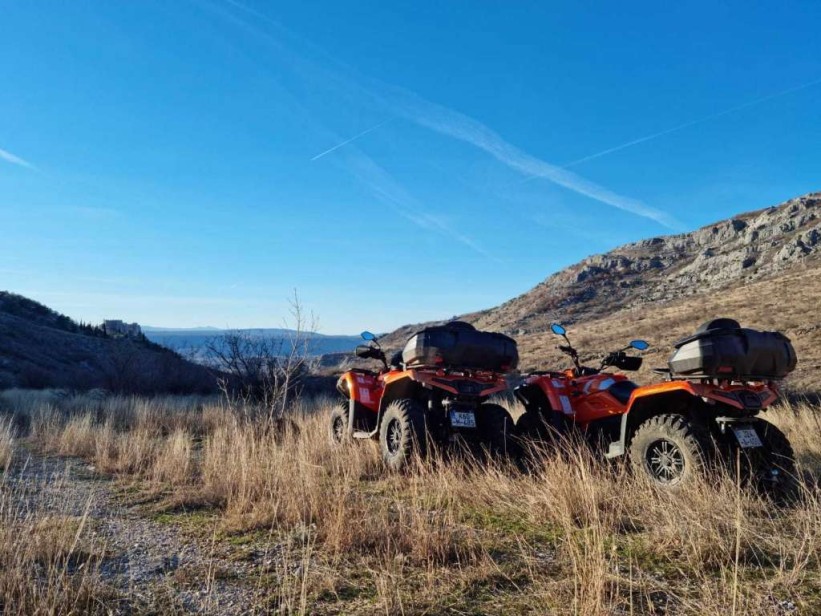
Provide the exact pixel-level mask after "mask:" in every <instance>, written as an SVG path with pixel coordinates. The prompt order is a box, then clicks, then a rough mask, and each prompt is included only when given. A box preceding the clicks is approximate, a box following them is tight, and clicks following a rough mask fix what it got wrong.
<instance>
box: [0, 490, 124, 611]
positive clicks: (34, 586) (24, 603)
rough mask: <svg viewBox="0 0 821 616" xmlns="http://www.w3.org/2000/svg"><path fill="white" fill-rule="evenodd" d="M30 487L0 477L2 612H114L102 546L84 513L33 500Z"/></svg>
mask: <svg viewBox="0 0 821 616" xmlns="http://www.w3.org/2000/svg"><path fill="white" fill-rule="evenodd" d="M32 489H36V486H24V485H20V484H15V485H11V484H10V483H8V482H7V481H5V480H3V481H2V482H0V613H1V614H4V615H8V616H13V615H21V616H22V615H31V614H110V613H112V610H113V609H115V608H116V606H117V601H116V597H115V596H114V594H113V593H112V592H111V590H110V589H108V588H107V587H106V586H105V584H103V582H102V581H101V578H100V575H99V569H98V566H99V563H100V561H101V558H102V546H100V545H96V544H95V542H94V540H93V539H92V537H91V534H90V532H89V528H88V515H87V514H84V515H81V516H77V517H70V516H63V515H57V514H54V513H53V512H48V511H45V510H43V509H41V508H39V507H37V506H33V505H32V504H31V500H30V499H29V498H28V493H29V492H30V491H31V490H32Z"/></svg>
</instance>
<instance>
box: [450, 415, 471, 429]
mask: <svg viewBox="0 0 821 616" xmlns="http://www.w3.org/2000/svg"><path fill="white" fill-rule="evenodd" d="M450 425H451V426H453V427H454V428H475V427H476V416H475V415H474V414H473V413H471V412H470V411H451V412H450Z"/></svg>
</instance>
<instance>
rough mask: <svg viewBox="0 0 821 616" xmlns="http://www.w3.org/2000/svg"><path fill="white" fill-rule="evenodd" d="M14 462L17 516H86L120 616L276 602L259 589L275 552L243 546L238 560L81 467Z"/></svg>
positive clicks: (36, 459)
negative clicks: (118, 603) (142, 508)
mask: <svg viewBox="0 0 821 616" xmlns="http://www.w3.org/2000/svg"><path fill="white" fill-rule="evenodd" d="M20 458H23V456H18V462H17V464H16V465H15V467H14V468H13V469H12V470H11V472H10V473H8V475H7V478H6V484H7V486H6V487H8V488H12V489H14V490H15V493H16V494H18V495H19V506H20V509H21V512H25V511H34V510H37V511H39V512H40V513H41V514H43V513H45V514H48V515H59V516H77V517H81V516H83V515H84V514H86V512H87V513H88V525H89V530H90V535H91V537H92V538H93V539H94V540H96V541H97V542H99V543H100V544H103V545H104V546H105V549H104V554H105V557H104V558H103V561H102V563H101V566H100V573H101V576H102V579H103V580H104V582H105V583H107V584H108V585H110V586H112V587H113V588H115V589H116V590H117V591H118V592H119V594H120V595H121V596H122V597H124V598H125V600H124V602H123V605H122V609H121V613H129V612H132V611H134V610H136V611H143V610H147V611H152V612H154V611H157V612H159V613H168V612H174V613H180V612H182V613H199V614H248V613H249V612H251V611H256V610H254V607H253V606H255V605H260V604H259V601H260V600H261V599H262V598H263V597H264V596H265V595H270V594H271V590H273V591H274V594H276V590H275V589H271V588H266V587H265V586H266V585H265V584H263V583H262V582H263V581H265V580H267V579H268V578H267V577H264V576H265V575H267V574H269V573H270V571H271V570H272V569H274V570H276V569H277V567H276V563H274V562H273V560H274V559H273V558H272V555H273V556H276V554H277V553H278V550H277V549H276V548H277V546H273V549H271V546H267V547H266V546H264V545H257V546H245V547H244V550H243V552H242V553H241V554H240V555H239V556H240V557H238V550H237V549H236V547H235V546H232V545H230V544H229V545H227V546H226V544H225V542H223V541H219V542H217V541H213V540H211V539H210V538H208V537H207V536H206V535H208V534H210V533H208V532H199V533H195V532H191V531H186V530H185V529H184V528H183V527H182V526H181V525H180V524H177V523H173V522H168V521H158V520H157V519H155V517H152V516H147V515H146V514H145V512H141V511H140V507H139V506H137V505H133V504H127V502H126V501H127V499H124V498H122V495H120V496H118V495H117V493H116V484H115V482H113V481H112V480H109V479H104V478H100V477H99V476H97V475H95V473H94V472H93V468H91V467H89V466H88V465H87V464H85V463H84V462H82V461H80V460H77V459H73V458H59V457H42V456H38V455H34V454H29V455H28V456H27V457H26V458H25V459H22V460H20ZM201 530H202V529H201ZM268 607H269V609H270V608H271V606H270V605H269V606H268ZM260 611H265V610H260Z"/></svg>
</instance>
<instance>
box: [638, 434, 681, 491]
mask: <svg viewBox="0 0 821 616" xmlns="http://www.w3.org/2000/svg"><path fill="white" fill-rule="evenodd" d="M645 462H646V466H647V470H648V471H649V472H650V475H651V476H652V477H653V479H655V480H656V481H658V482H659V483H665V484H671V483H676V482H678V481H679V480H680V479H681V477H682V475H684V467H685V461H684V453H682V451H681V449H680V448H679V446H678V445H676V444H675V443H674V442H673V441H668V440H667V439H659V440H657V441H654V442H653V443H651V444H650V446H649V447H648V448H647V454H646V456H645Z"/></svg>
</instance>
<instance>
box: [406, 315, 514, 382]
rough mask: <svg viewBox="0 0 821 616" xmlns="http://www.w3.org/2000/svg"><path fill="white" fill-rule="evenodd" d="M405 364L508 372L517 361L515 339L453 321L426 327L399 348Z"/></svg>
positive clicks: (409, 365)
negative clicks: (403, 346)
mask: <svg viewBox="0 0 821 616" xmlns="http://www.w3.org/2000/svg"><path fill="white" fill-rule="evenodd" d="M402 361H403V362H405V365H406V366H408V367H414V366H417V367H418V366H435V367H445V368H465V369H474V370H492V371H495V372H507V371H508V370H513V369H514V368H516V366H517V365H518V363H519V352H518V350H517V348H516V341H515V340H513V338H509V337H508V336H505V335H504V334H496V333H491V332H482V331H479V330H477V329H476V328H474V327H473V326H472V325H470V324H469V323H462V322H460V321H454V322H451V323H447V324H446V325H441V326H438V327H428V328H426V329H423V330H422V331H419V332H417V333H415V334H414V335H413V336H411V337H410V339H409V340H408V342H407V344H405V348H404V350H403V351H402Z"/></svg>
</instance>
